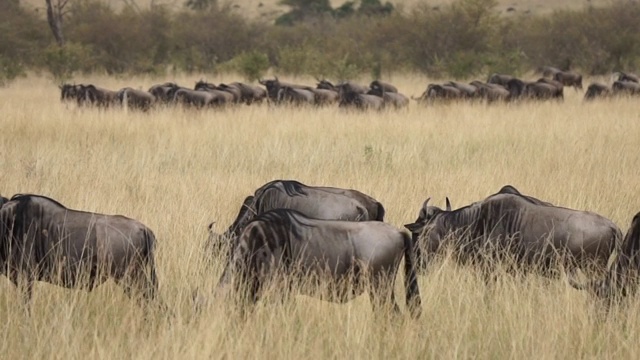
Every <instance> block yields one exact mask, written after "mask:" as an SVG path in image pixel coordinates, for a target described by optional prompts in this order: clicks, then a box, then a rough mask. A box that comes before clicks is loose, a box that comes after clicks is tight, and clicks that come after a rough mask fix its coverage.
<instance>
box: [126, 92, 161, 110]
mask: <svg viewBox="0 0 640 360" xmlns="http://www.w3.org/2000/svg"><path fill="white" fill-rule="evenodd" d="M117 96H118V100H119V101H120V103H121V104H122V105H123V106H126V107H128V108H129V109H138V110H143V111H147V110H149V109H150V108H151V106H152V105H153V104H154V103H155V102H156V97H155V96H153V95H152V94H151V93H149V92H146V91H142V90H136V89H132V88H129V87H127V88H124V89H120V91H118V95H117Z"/></svg>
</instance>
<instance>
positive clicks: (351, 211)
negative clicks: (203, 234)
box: [208, 180, 385, 249]
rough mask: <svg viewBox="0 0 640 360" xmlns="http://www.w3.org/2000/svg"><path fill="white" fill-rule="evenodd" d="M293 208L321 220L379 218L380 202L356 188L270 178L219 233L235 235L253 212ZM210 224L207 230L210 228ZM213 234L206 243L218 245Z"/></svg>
mask: <svg viewBox="0 0 640 360" xmlns="http://www.w3.org/2000/svg"><path fill="white" fill-rule="evenodd" d="M279 208H284V209H293V210H297V211H300V212H302V213H303V214H305V215H306V216H308V217H311V218H316V219H325V220H347V221H369V220H372V221H383V220H384V214H385V210H384V206H383V205H382V204H381V203H380V202H379V201H377V200H376V199H374V198H372V197H371V196H369V195H367V194H364V193H362V192H360V191H357V190H353V189H341V188H335V187H327V186H309V185H305V184H302V183H300V182H298V181H293V180H274V181H271V182H268V183H266V184H264V185H262V186H261V187H259V188H258V189H257V190H256V191H255V192H254V195H253V196H249V197H247V198H245V200H244V202H243V204H242V206H241V207H240V210H239V212H238V215H237V216H236V219H235V220H234V221H233V223H232V224H231V226H229V229H227V231H225V233H224V234H223V236H224V238H226V239H230V238H233V237H235V236H237V235H238V234H239V233H240V231H241V230H242V229H243V228H244V226H245V225H246V224H247V223H248V222H249V221H251V219H253V218H254V217H255V216H256V215H259V214H262V213H265V212H267V211H270V210H274V209H279ZM211 227H212V226H211V225H209V230H210V231H211ZM218 242H220V239H218V235H217V234H213V233H210V238H209V240H208V246H209V247H210V248H212V249H217V248H219V247H220V246H219V245H216V243H218Z"/></svg>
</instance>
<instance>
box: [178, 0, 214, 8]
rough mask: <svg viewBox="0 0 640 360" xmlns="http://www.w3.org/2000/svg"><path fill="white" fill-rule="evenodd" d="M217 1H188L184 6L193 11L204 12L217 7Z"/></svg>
mask: <svg viewBox="0 0 640 360" xmlns="http://www.w3.org/2000/svg"><path fill="white" fill-rule="evenodd" d="M216 3H217V1H216V0H187V1H185V3H184V6H185V7H187V8H189V9H191V10H193V11H202V10H206V9H209V8H210V7H211V6H214V5H216Z"/></svg>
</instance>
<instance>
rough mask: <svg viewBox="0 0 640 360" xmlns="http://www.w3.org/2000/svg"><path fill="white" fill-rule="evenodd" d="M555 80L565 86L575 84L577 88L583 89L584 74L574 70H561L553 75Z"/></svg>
mask: <svg viewBox="0 0 640 360" xmlns="http://www.w3.org/2000/svg"><path fill="white" fill-rule="evenodd" d="M553 80H555V81H558V82H559V83H561V84H562V85H564V86H573V87H574V88H575V89H576V90H577V89H581V90H582V75H580V74H578V73H575V72H572V71H559V72H557V73H555V74H554V75H553Z"/></svg>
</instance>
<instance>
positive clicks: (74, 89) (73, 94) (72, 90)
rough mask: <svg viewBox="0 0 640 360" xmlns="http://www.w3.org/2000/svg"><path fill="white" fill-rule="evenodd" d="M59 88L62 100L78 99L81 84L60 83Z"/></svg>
mask: <svg viewBox="0 0 640 360" xmlns="http://www.w3.org/2000/svg"><path fill="white" fill-rule="evenodd" d="M58 88H59V89H60V101H72V100H77V99H78V94H79V93H80V85H76V84H73V85H71V84H62V85H59V86H58Z"/></svg>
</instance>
